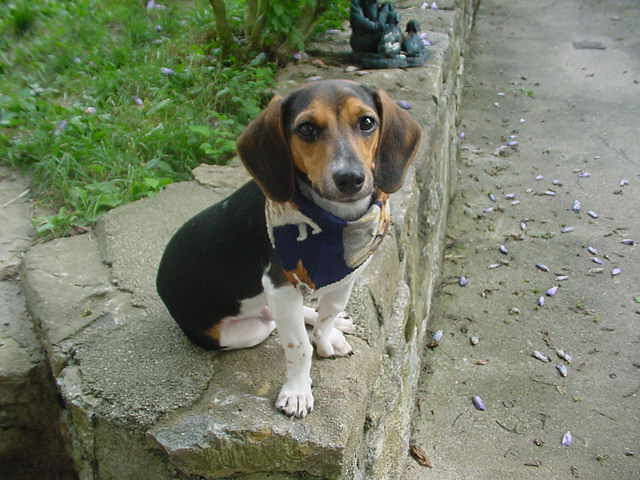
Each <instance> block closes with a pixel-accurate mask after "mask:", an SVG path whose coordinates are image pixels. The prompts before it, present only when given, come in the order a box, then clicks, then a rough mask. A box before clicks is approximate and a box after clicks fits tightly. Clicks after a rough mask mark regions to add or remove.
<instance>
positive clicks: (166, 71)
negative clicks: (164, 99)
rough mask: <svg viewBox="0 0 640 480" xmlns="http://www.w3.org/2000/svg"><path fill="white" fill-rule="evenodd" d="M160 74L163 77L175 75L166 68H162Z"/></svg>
mask: <svg viewBox="0 0 640 480" xmlns="http://www.w3.org/2000/svg"><path fill="white" fill-rule="evenodd" d="M160 73H162V74H163V75H175V73H176V72H174V71H173V70H172V69H170V68H167V67H162V68H161V69H160Z"/></svg>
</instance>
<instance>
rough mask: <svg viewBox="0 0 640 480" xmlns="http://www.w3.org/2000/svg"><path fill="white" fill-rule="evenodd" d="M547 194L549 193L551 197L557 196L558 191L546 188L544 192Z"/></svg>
mask: <svg viewBox="0 0 640 480" xmlns="http://www.w3.org/2000/svg"><path fill="white" fill-rule="evenodd" d="M544 194H545V195H548V196H549V197H555V196H556V192H554V191H553V190H546V191H545V192H544Z"/></svg>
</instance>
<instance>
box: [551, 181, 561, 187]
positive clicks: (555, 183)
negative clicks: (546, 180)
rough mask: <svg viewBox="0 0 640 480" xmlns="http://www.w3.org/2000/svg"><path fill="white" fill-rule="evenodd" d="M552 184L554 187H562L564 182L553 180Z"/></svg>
mask: <svg viewBox="0 0 640 480" xmlns="http://www.w3.org/2000/svg"><path fill="white" fill-rule="evenodd" d="M551 183H553V184H554V185H559V186H561V185H562V182H561V181H560V180H553V181H552V182H551Z"/></svg>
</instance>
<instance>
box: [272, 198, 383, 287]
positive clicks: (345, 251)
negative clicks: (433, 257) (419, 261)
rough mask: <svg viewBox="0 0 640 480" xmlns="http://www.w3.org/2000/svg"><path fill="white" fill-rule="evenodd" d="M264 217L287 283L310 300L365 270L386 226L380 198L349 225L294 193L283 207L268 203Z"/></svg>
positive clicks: (282, 204)
mask: <svg viewBox="0 0 640 480" xmlns="http://www.w3.org/2000/svg"><path fill="white" fill-rule="evenodd" d="M265 214H266V219H267V229H268V233H269V239H270V240H271V244H272V245H273V247H274V249H275V250H276V253H277V255H278V257H279V259H280V262H281V264H282V267H283V269H284V271H285V275H286V276H287V279H288V280H289V282H291V284H292V285H294V286H295V287H298V288H305V289H307V290H309V291H311V292H314V295H317V293H318V290H320V289H321V288H323V287H327V286H330V285H331V286H336V285H338V284H340V283H341V282H342V281H343V280H345V279H347V278H350V276H351V275H352V274H353V273H354V272H355V271H356V270H358V269H359V268H360V267H363V266H364V264H365V263H366V261H367V260H368V259H369V258H370V257H371V255H372V254H373V252H374V251H375V249H376V248H377V247H378V245H379V244H380V242H381V241H382V239H383V237H384V235H385V234H386V233H387V231H388V229H389V223H390V221H389V219H390V215H389V204H388V202H387V195H386V194H384V193H380V194H378V195H377V198H376V199H375V200H374V201H373V202H372V203H371V206H370V207H369V209H368V210H367V212H366V213H365V214H364V215H363V216H362V217H360V218H359V219H357V220H353V221H347V220H344V219H342V218H339V217H336V216H335V215H333V214H331V213H329V212H327V211H326V210H323V209H322V208H320V207H318V206H317V205H316V204H315V203H313V202H312V201H311V200H309V199H307V198H306V197H304V196H303V195H301V194H300V193H298V192H296V194H295V195H294V197H293V199H292V200H291V201H289V202H286V203H276V202H272V201H270V200H267V203H266V208H265Z"/></svg>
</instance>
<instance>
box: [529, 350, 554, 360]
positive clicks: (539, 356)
mask: <svg viewBox="0 0 640 480" xmlns="http://www.w3.org/2000/svg"><path fill="white" fill-rule="evenodd" d="M531 356H532V357H533V358H537V359H538V360H540V361H541V362H550V361H551V359H550V358H549V357H547V356H546V355H545V354H544V353H542V352H540V351H538V350H534V351H533V352H532V353H531Z"/></svg>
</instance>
